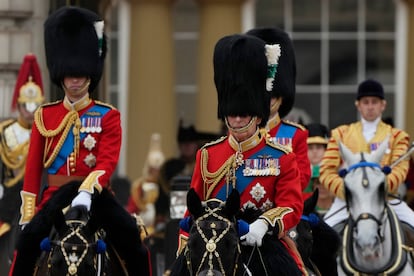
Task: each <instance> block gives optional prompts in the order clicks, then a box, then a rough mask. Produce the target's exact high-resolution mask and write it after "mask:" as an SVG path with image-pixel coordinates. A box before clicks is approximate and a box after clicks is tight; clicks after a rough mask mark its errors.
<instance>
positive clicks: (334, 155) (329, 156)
mask: <svg viewBox="0 0 414 276" xmlns="http://www.w3.org/2000/svg"><path fill="white" fill-rule="evenodd" d="M342 131H343V130H342V129H341V128H337V129H333V130H332V135H331V138H330V139H329V143H328V146H327V148H326V151H325V154H324V156H323V159H322V164H321V167H320V176H319V180H320V182H321V183H322V185H324V186H325V187H326V188H327V189H328V190H330V191H331V192H333V193H334V194H335V195H336V196H337V197H339V198H341V199H344V197H345V193H344V185H343V183H344V182H343V179H342V178H341V177H340V176H339V175H338V170H339V167H340V165H341V155H340V153H339V145H338V141H340V137H341V133H342Z"/></svg>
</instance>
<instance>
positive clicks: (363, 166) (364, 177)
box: [343, 153, 387, 242]
mask: <svg viewBox="0 0 414 276" xmlns="http://www.w3.org/2000/svg"><path fill="white" fill-rule="evenodd" d="M367 167H368V168H379V169H381V170H382V171H383V172H384V170H383V169H382V168H381V166H380V165H379V164H377V163H373V162H367V161H365V159H364V156H363V154H362V153H361V161H360V162H358V163H356V164H354V165H352V166H350V167H349V168H348V170H347V171H346V173H348V172H350V171H353V170H355V169H357V168H361V169H362V185H363V186H364V187H365V188H367V187H368V186H369V180H368V174H367V171H366V168H367ZM346 173H345V174H346ZM345 174H343V176H345ZM347 206H348V202H347ZM384 207H386V206H384ZM385 210H386V208H384V210H383V211H382V212H381V215H380V217H379V218H377V217H375V216H374V215H373V214H371V213H361V214H360V215H359V216H358V217H357V218H356V219H355V220H354V219H353V218H352V216H350V221H351V227H352V229H355V226H356V225H357V224H358V222H360V221H362V220H368V219H370V220H373V221H375V223H376V224H377V226H378V236H379V238H380V242H383V241H384V235H383V234H382V233H381V230H382V225H383V221H384V220H385V219H386V214H387V213H386V212H385Z"/></svg>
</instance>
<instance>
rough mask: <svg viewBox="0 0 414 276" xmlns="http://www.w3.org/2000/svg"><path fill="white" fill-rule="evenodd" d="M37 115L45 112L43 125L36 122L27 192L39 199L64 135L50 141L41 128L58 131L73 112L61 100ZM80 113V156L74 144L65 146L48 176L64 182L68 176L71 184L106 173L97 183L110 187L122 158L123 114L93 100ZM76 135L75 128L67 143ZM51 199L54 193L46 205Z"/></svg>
mask: <svg viewBox="0 0 414 276" xmlns="http://www.w3.org/2000/svg"><path fill="white" fill-rule="evenodd" d="M37 112H41V118H42V124H43V126H39V125H38V124H39V121H35V124H34V125H33V129H32V136H31V140H30V147H29V153H28V157H27V164H26V177H25V180H24V184H23V191H25V192H29V193H32V194H35V195H36V197H37V198H38V196H39V192H40V185H41V179H42V173H43V170H44V165H45V162H46V161H47V160H48V159H49V158H50V157H51V156H52V154H53V153H54V152H56V151H55V148H56V147H57V145H58V144H59V143H61V141H60V138H61V136H62V135H63V132H64V131H61V132H60V133H58V134H56V135H55V136H53V137H49V138H46V137H44V136H42V134H41V132H42V131H40V129H42V128H44V129H46V130H47V131H53V130H57V129H58V128H59V126H60V125H62V122H63V121H64V118H65V116H66V115H67V114H68V112H69V110H68V108H67V107H66V106H65V104H64V102H63V101H58V102H55V103H52V104H47V105H45V106H43V107H41V108H40V109H39V110H38V111H37ZM77 113H78V116H79V119H80V122H81V124H82V126H81V128H80V138H81V139H80V142H79V149H78V150H77V152H78V154H77V156H76V154H73V153H74V152H75V147H76V146H75V144H76V143H75V142H74V141H73V142H69V143H67V144H64V145H63V146H62V149H61V150H60V151H59V153H58V154H57V157H56V159H55V162H53V163H52V164H50V165H49V166H48V167H46V170H47V174H48V175H49V176H51V175H57V176H62V178H60V179H63V180H64V179H65V178H64V176H67V179H68V181H69V180H71V179H73V178H76V177H79V179H82V178H86V177H87V176H88V175H89V174H90V173H92V172H94V171H102V174H100V175H99V177H98V179H97V180H96V181H97V182H98V184H99V185H101V186H102V187H106V186H107V185H108V182H109V179H110V177H111V175H112V173H113V172H114V170H115V168H116V165H117V162H118V158H119V150H120V147H121V133H122V132H121V125H120V113H119V111H118V110H116V109H115V108H113V107H111V106H109V105H106V104H103V103H100V102H96V101H91V100H87V102H86V103H85V105H83V106H81V108H80V109H79V110H77ZM73 136H74V135H73V133H72V129H71V130H70V131H69V133H68V134H67V137H66V139H65V141H66V140H68V139H70V138H71V139H72V140H74V138H73ZM65 151H66V152H67V153H72V155H71V156H74V160H71V157H70V156H68V154H67V153H66V154H65V153H64V152H65ZM73 161H74V162H73ZM52 179H55V178H52ZM60 184H63V183H48V185H49V186H51V187H50V188H52V189H48V190H51V191H53V190H55V189H56V188H58V186H59V185H60ZM49 196H50V193H48V195H46V196H44V197H43V199H42V203H43V202H45V201H46V200H47V199H48V197H49Z"/></svg>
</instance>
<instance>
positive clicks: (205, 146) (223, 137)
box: [201, 136, 227, 149]
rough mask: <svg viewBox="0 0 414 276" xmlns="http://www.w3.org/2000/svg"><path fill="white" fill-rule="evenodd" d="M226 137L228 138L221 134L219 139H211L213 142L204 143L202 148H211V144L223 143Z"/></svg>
mask: <svg viewBox="0 0 414 276" xmlns="http://www.w3.org/2000/svg"><path fill="white" fill-rule="evenodd" d="M226 139H227V136H221V137H220V138H218V139H217V140H214V141H211V142H208V143H206V144H204V146H202V147H201V148H202V149H206V148H209V147H211V146H214V145H218V144H221V143H223V142H224V141H226Z"/></svg>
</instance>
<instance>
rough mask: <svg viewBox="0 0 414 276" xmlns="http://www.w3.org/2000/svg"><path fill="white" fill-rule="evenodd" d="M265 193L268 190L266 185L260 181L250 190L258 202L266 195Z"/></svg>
mask: <svg viewBox="0 0 414 276" xmlns="http://www.w3.org/2000/svg"><path fill="white" fill-rule="evenodd" d="M265 194H266V191H265V189H264V187H263V186H262V185H260V183H256V185H255V186H254V187H253V188H252V189H251V191H250V195H251V196H252V198H253V199H254V200H256V201H257V202H259V201H260V200H261V199H262V198H263V197H264V195H265Z"/></svg>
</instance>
